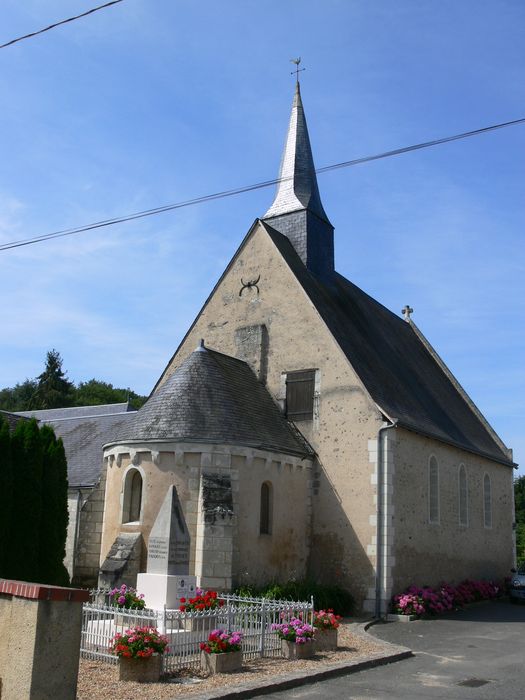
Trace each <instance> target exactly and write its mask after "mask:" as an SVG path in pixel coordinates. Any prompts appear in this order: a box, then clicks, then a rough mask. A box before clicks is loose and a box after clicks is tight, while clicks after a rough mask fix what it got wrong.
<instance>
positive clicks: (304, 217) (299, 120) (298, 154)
mask: <svg viewBox="0 0 525 700" xmlns="http://www.w3.org/2000/svg"><path fill="white" fill-rule="evenodd" d="M263 218H264V220H265V221H268V223H269V224H270V226H272V228H275V229H276V230H277V231H280V232H281V233H283V234H284V235H285V236H287V237H288V238H289V239H290V241H291V243H292V245H293V246H294V248H295V250H296V251H297V253H298V254H299V256H300V257H301V259H302V261H303V262H304V264H305V265H306V267H307V268H308V269H309V270H310V271H311V272H315V273H317V274H321V275H325V274H330V273H331V272H333V269H334V251H333V227H332V225H331V223H330V221H329V220H328V217H327V215H326V213H325V210H324V208H323V205H322V203H321V197H320V195H319V188H318V187H317V177H316V174H315V166H314V160H313V156H312V148H311V146H310V138H309V136H308V128H307V126H306V118H305V116H304V109H303V102H302V99H301V90H300V86H299V81H298V80H297V82H296V88H295V95H294V99H293V104H292V113H291V116H290V124H289V127H288V134H287V136H286V143H285V147H284V152H283V156H282V160H281V169H280V172H279V183H278V185H277V193H276V195H275V199H274V202H273V204H272V206H271V207H270V208H269V209H268V211H267V212H266V214H265V215H264V217H263Z"/></svg>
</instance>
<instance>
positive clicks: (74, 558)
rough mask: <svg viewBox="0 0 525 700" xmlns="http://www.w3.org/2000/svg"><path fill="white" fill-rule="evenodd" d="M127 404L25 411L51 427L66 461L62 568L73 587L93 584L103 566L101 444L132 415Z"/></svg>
mask: <svg viewBox="0 0 525 700" xmlns="http://www.w3.org/2000/svg"><path fill="white" fill-rule="evenodd" d="M134 413H135V411H134V410H133V409H130V407H129V404H128V403H118V404H106V405H102V406H79V407H73V408H51V409H43V410H38V411H21V412H20V413H18V414H17V416H18V417H21V416H25V417H35V418H36V419H37V420H38V421H39V422H40V423H48V424H49V425H51V426H52V427H53V429H54V431H55V434H56V435H57V437H60V438H62V441H63V443H64V449H65V452H66V458H67V471H68V512H69V524H68V533H67V542H66V559H65V561H64V564H65V566H66V568H67V570H68V572H69V575H70V576H71V580H72V582H73V583H74V584H75V585H79V586H87V587H90V586H95V585H96V583H97V579H98V571H99V562H100V539H101V532H102V516H103V511H104V491H105V472H104V471H103V469H102V466H103V462H102V446H103V445H104V444H105V443H106V442H108V441H109V440H112V439H113V437H114V435H115V434H116V432H117V431H118V430H120V429H121V428H122V427H123V426H124V425H125V424H126V423H127V422H128V421H129V420H130V419H131V417H132V416H133V414H134Z"/></svg>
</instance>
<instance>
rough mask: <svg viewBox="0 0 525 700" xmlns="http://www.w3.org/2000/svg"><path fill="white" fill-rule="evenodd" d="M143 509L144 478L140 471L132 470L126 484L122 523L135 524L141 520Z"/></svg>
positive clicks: (127, 476) (128, 474)
mask: <svg viewBox="0 0 525 700" xmlns="http://www.w3.org/2000/svg"><path fill="white" fill-rule="evenodd" d="M141 507H142V476H141V473H140V472H139V470H138V469H130V470H129V471H128V472H127V473H126V477H125V482H124V503H123V508H122V522H123V523H134V522H138V521H139V520H140V510H141Z"/></svg>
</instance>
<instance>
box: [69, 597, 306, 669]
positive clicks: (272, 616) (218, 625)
mask: <svg viewBox="0 0 525 700" xmlns="http://www.w3.org/2000/svg"><path fill="white" fill-rule="evenodd" d="M105 595H106V592H105V591H93V602H91V603H86V604H84V607H83V613H82V615H83V616H82V638H81V648H80V653H81V656H82V657H83V658H88V659H98V660H100V661H105V662H107V663H117V657H116V656H114V655H112V654H111V653H110V652H109V645H110V642H111V639H112V637H113V636H114V635H115V634H116V633H117V632H120V633H123V632H124V631H125V630H126V629H128V628H129V627H134V626H142V627H144V626H150V627H156V628H157V629H158V630H159V631H160V632H161V633H162V634H165V635H166V636H167V637H168V640H169V651H168V652H167V653H165V654H164V657H163V671H164V673H169V672H173V671H177V670H178V669H181V668H198V666H199V663H200V643H201V642H205V641H206V640H207V639H208V635H209V633H210V632H211V630H213V629H223V630H226V631H228V632H242V634H243V641H242V651H243V656H244V658H255V657H262V656H278V655H279V654H280V648H281V646H280V640H279V638H278V636H277V634H276V633H275V632H274V631H272V629H271V626H272V624H273V623H274V622H282V621H285V620H289V619H290V618H292V617H299V616H300V617H301V618H302V619H303V620H304V621H305V622H309V623H310V624H312V622H313V609H314V603H313V598H312V599H311V601H310V602H294V601H286V600H266V599H264V598H243V597H240V596H234V595H224V596H222V595H219V597H218V600H219V601H221V602H222V603H223V605H222V607H218V608H216V609H215V610H205V611H200V612H181V611H180V610H166V609H165V610H149V609H144V610H127V609H121V608H115V606H112V605H107V603H106V602H105V600H107V599H105Z"/></svg>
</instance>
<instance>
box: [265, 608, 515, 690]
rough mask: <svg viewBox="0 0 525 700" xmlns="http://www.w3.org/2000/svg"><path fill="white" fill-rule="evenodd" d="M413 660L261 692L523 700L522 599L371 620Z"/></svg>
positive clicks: (376, 630)
mask: <svg viewBox="0 0 525 700" xmlns="http://www.w3.org/2000/svg"><path fill="white" fill-rule="evenodd" d="M369 631H370V633H371V634H373V635H374V636H376V637H379V638H380V639H384V640H386V641H389V642H394V643H395V644H402V645H403V646H407V647H409V648H410V649H412V651H413V652H414V654H415V656H414V658H411V659H407V660H405V661H399V662H397V663H395V664H390V665H388V666H382V667H378V668H374V669H370V670H368V671H361V672H360V673H356V674H352V675H347V676H341V677H340V678H335V679H333V680H328V681H323V682H320V683H315V684H313V685H307V686H303V687H301V688H297V689H295V690H288V691H286V692H282V693H274V694H271V695H266V696H265V697H266V698H268V699H271V698H274V699H275V700H277V699H279V700H282V699H284V698H286V700H291V699H295V698H298V699H299V698H300V699H301V700H310V699H313V698H326V700H332V698H333V699H334V700H336V699H341V700H343V699H344V700H365V699H366V700H387V699H388V700H427V699H428V700H435V699H436V698H446V700H523V698H524V696H525V605H519V606H515V605H511V604H510V603H508V602H506V601H502V602H495V603H492V602H491V603H479V604H477V605H474V606H472V607H470V608H469V609H468V610H463V611H461V612H458V613H454V614H453V615H450V616H445V617H441V618H438V619H434V620H418V621H416V622H412V623H409V624H402V623H387V624H381V625H374V626H373V627H372V628H371V629H370V630H369Z"/></svg>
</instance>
